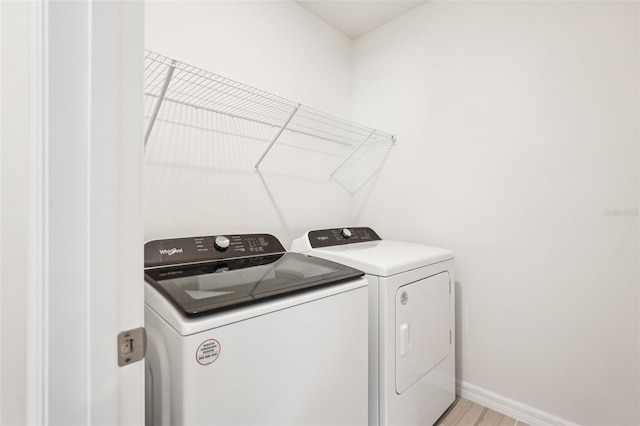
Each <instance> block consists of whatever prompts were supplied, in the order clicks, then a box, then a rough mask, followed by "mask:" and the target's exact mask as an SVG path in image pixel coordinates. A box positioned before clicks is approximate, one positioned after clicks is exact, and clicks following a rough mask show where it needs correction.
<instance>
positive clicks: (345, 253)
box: [291, 228, 455, 425]
mask: <svg viewBox="0 0 640 426" xmlns="http://www.w3.org/2000/svg"><path fill="white" fill-rule="evenodd" d="M291 250H292V251H297V252H301V253H307V254H310V255H312V256H315V257H319V258H322V259H327V260H331V261H334V262H339V263H342V264H344V265H348V266H351V267H353V268H356V269H360V270H362V271H364V272H365V273H366V277H367V279H368V281H369V424H370V425H432V424H434V423H435V422H436V421H437V419H438V418H439V417H440V416H441V415H442V414H443V413H444V411H446V409H447V408H448V407H449V406H450V405H451V404H452V403H453V401H454V399H455V343H454V342H455V334H454V333H455V325H454V321H455V315H454V306H455V305H454V300H455V285H454V283H455V280H454V269H453V267H454V264H453V252H452V251H450V250H445V249H440V248H435V247H429V246H424V245H420V244H413V243H406V242H398V241H387V240H382V239H381V238H380V237H379V236H378V235H377V234H376V233H375V232H374V231H373V230H372V229H370V228H338V229H324V230H317V231H309V232H307V233H306V234H305V235H304V236H302V237H300V238H298V239H296V240H295V241H294V242H293V244H292V246H291Z"/></svg>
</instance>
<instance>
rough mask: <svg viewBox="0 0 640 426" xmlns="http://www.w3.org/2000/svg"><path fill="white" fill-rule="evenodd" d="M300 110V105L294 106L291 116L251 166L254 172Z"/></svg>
mask: <svg viewBox="0 0 640 426" xmlns="http://www.w3.org/2000/svg"><path fill="white" fill-rule="evenodd" d="M299 108H300V104H296V107H295V108H294V109H293V111H292V112H291V115H290V116H289V118H287V121H285V123H284V124H283V125H282V127H281V128H280V130H278V133H276V135H275V136H274V138H273V139H272V140H271V143H270V144H269V146H268V147H267V149H266V150H265V151H264V152H263V153H262V156H260V159H259V160H258V162H257V163H256V165H255V166H253V167H254V168H255V169H256V171H258V170H259V169H260V163H262V160H264V157H266V156H267V153H268V152H269V151H270V150H271V148H272V147H273V145H275V143H276V142H277V141H278V138H279V137H280V135H281V134H282V132H284V129H286V128H287V126H288V125H289V123H290V122H291V120H292V119H293V117H294V116H295V115H296V113H297V112H298V109H299Z"/></svg>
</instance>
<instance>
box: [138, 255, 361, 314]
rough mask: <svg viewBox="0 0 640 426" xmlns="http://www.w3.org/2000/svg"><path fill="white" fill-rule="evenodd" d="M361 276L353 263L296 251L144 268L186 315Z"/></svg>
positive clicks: (158, 286)
mask: <svg viewBox="0 0 640 426" xmlns="http://www.w3.org/2000/svg"><path fill="white" fill-rule="evenodd" d="M362 275H363V273H362V272H361V271H358V270H355V269H353V268H350V267H347V266H344V265H340V264H337V263H334V262H330V261H327V260H324V259H318V258H314V257H310V256H306V255H302V254H299V253H279V254H272V255H267V256H250V257H243V258H234V259H228V260H224V261H213V262H206V263H196V264H187V265H175V266H168V267H164V268H148V269H146V270H145V279H146V281H147V282H149V283H150V284H151V285H153V286H154V287H155V288H157V289H158V290H159V291H160V292H161V293H162V294H163V295H164V296H165V297H166V298H167V299H169V300H170V301H171V302H172V303H173V304H174V305H175V306H176V307H177V308H178V310H180V311H181V312H183V313H184V314H185V315H187V316H195V315H202V314H208V313H212V312H215V311H218V310H221V309H227V308H231V307H237V306H240V305H245V304H248V303H253V302H257V301H261V300H264V299H268V298H272V297H275V296H282V295H285V294H290V293H292V292H297V291H300V290H305V289H310V288H315V287H318V286H325V285H329V284H333V283H337V282H343V281H345V280H348V279H351V278H355V277H358V276H362Z"/></svg>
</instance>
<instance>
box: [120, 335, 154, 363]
mask: <svg viewBox="0 0 640 426" xmlns="http://www.w3.org/2000/svg"><path fill="white" fill-rule="evenodd" d="M146 353H147V332H146V330H145V329H144V327H139V328H134V329H133V330H127V331H122V332H120V334H118V365H119V366H120V367H122V366H124V365H129V364H133V363H134V362H138V361H141V360H143V359H144V357H145V355H146Z"/></svg>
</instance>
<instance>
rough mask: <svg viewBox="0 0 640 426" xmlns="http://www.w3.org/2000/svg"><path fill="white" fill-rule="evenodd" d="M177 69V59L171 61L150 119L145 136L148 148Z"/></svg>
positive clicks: (145, 144) (145, 143)
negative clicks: (154, 125) (152, 130)
mask: <svg viewBox="0 0 640 426" xmlns="http://www.w3.org/2000/svg"><path fill="white" fill-rule="evenodd" d="M175 69H176V61H175V59H172V60H171V65H169V68H168V69H167V76H166V77H165V79H164V83H163V84H162V89H161V90H160V96H158V102H156V106H155V108H154V110H153V114H151V118H150V119H149V125H148V126H147V131H146V132H145V134H144V146H145V147H146V146H147V142H148V141H149V135H150V134H151V129H152V128H153V124H154V123H155V122H156V118H157V117H158V112H160V106H161V105H162V101H163V100H164V96H165V95H166V94H167V89H168V88H169V82H170V81H171V77H173V71H174V70H175Z"/></svg>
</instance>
